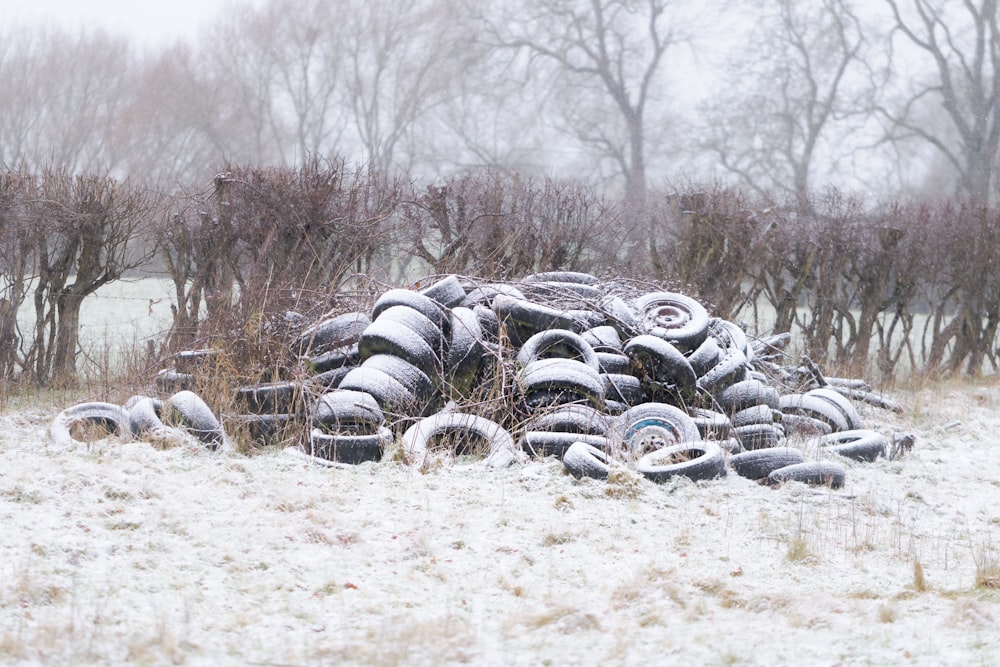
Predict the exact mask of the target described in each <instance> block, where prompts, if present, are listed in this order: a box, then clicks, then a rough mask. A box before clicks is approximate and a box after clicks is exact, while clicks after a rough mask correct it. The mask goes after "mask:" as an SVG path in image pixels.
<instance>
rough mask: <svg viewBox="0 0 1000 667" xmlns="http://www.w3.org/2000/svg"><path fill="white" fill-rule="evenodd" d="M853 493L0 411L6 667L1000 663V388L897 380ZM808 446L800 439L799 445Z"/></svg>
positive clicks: (871, 416)
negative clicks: (899, 442)
mask: <svg viewBox="0 0 1000 667" xmlns="http://www.w3.org/2000/svg"><path fill="white" fill-rule="evenodd" d="M895 397H896V398H897V399H899V400H901V401H902V402H903V403H904V404H905V405H906V408H907V412H906V414H905V415H902V416H895V415H890V414H888V413H885V412H882V411H878V410H875V409H865V410H864V411H863V416H864V417H865V419H866V422H867V423H868V425H870V426H873V427H877V428H879V429H882V430H883V431H885V432H889V431H891V430H892V429H893V428H896V429H900V430H908V431H912V432H913V433H915V435H916V436H917V440H916V446H915V448H914V450H913V451H912V452H911V454H910V455H909V456H907V457H906V458H904V459H902V460H900V461H891V462H890V461H886V460H883V459H880V460H879V461H877V462H876V463H874V464H862V463H851V462H847V466H848V482H847V485H846V487H845V488H843V489H841V490H838V491H829V490H825V489H819V490H817V489H813V488H809V487H805V486H801V485H798V484H789V485H787V486H785V487H783V488H779V489H770V488H766V487H762V486H758V485H757V484H755V483H753V482H750V481H748V480H745V479H742V478H739V477H736V476H735V475H733V474H730V476H729V477H727V478H725V479H722V480H717V481H713V482H707V483H705V482H703V483H699V484H693V483H689V482H681V483H677V484H675V485H670V486H658V485H655V484H652V483H650V482H647V481H645V480H642V479H639V478H636V477H635V476H634V475H633V474H631V473H630V472H628V471H626V472H624V473H623V474H621V475H619V476H617V478H616V479H615V480H614V481H613V482H611V483H604V482H596V481H592V480H586V481H577V480H574V479H573V478H572V477H570V476H568V475H566V474H564V473H563V471H562V466H561V464H560V463H559V462H558V461H556V460H554V459H550V460H546V461H543V462H541V463H537V464H532V465H529V466H527V467H525V468H517V469H510V470H505V471H485V470H481V469H477V468H474V467H468V466H466V467H461V466H457V467H450V468H441V469H438V470H435V471H433V472H431V473H428V474H420V473H417V472H413V471H411V470H409V469H406V468H404V467H403V466H401V465H400V464H396V463H385V464H364V465H361V466H358V467H355V468H351V469H325V468H319V467H315V466H310V465H309V464H306V463H303V462H300V461H298V460H295V459H292V458H290V457H287V456H286V455H283V454H281V453H278V452H265V453H260V454H257V455H255V456H251V457H246V456H242V455H237V454H233V453H208V452H204V451H197V450H193V449H186V448H182V447H179V448H173V449H166V450H160V449H154V448H153V447H151V446H150V445H147V444H144V443H127V442H118V441H114V440H111V439H106V440H102V441H98V442H95V443H93V444H92V445H91V446H90V447H89V448H88V447H84V446H81V447H79V448H77V449H75V450H67V449H64V448H59V447H56V446H54V445H52V444H49V443H48V442H47V438H46V429H47V426H48V423H49V421H50V420H51V419H52V417H53V416H54V415H55V414H56V412H58V410H59V409H61V407H65V406H62V405H55V404H53V405H47V406H41V405H39V406H37V407H34V408H31V409H24V408H21V409H18V410H16V411H13V412H7V413H6V414H4V415H3V416H2V417H0V523H2V525H3V530H2V531H0V663H3V664H24V665H29V664H45V665H85V664H101V665H104V664H107V665H110V664H125V663H128V664H140V665H141V664H148V665H160V664H188V665H247V664H256V665H333V664H345V663H346V664H351V663H353V664H376V665H395V664H427V665H436V664H451V663H468V664H476V665H481V664H488V665H536V664H543V665H544V664H552V665H557V664H587V665H590V664H593V665H596V664H601V665H607V664H612V665H613V664H638V663H648V664H706V665H707V664H713V665H717V664H732V665H741V664H748V665H811V664H821V665H835V664H840V665H856V664H876V665H883V664H904V663H905V664H916V665H941V664H951V665H974V664H981V665H994V664H997V663H998V662H1000V634H998V633H997V632H996V629H995V628H996V622H997V620H998V619H1000V606H998V605H997V602H998V599H1000V597H998V596H1000V505H998V503H997V502H996V498H997V497H998V495H1000V490H998V485H1000V457H998V458H993V452H992V450H993V449H996V448H997V447H998V444H997V441H996V439H995V430H994V429H996V428H998V426H1000V417H998V405H1000V387H998V386H995V385H993V384H980V385H975V386H974V385H966V384H961V383H956V384H939V385H935V386H929V387H924V388H919V389H915V390H910V391H906V392H901V393H898V394H896V395H895ZM800 444H802V446H806V445H805V443H800Z"/></svg>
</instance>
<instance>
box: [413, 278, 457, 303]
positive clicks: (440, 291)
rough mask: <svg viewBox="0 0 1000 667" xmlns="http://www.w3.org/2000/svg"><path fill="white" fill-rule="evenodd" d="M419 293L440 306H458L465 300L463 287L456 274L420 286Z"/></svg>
mask: <svg viewBox="0 0 1000 667" xmlns="http://www.w3.org/2000/svg"><path fill="white" fill-rule="evenodd" d="M420 294H423V295H424V296H426V297H427V298H428V299H430V300H431V301H433V302H434V303H436V304H437V305H439V306H441V307H442V308H454V307H455V306H460V305H462V303H463V302H464V301H465V296H466V295H465V288H464V287H462V283H461V281H459V279H458V276H456V275H454V274H452V275H450V276H445V277H444V278H441V279H440V280H438V281H436V282H434V283H432V284H430V285H428V286H427V287H422V288H421V289H420Z"/></svg>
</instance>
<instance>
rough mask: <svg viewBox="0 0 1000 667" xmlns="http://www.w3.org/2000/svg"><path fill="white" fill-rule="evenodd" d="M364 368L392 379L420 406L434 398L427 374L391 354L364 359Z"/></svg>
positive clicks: (434, 389)
mask: <svg viewBox="0 0 1000 667" xmlns="http://www.w3.org/2000/svg"><path fill="white" fill-rule="evenodd" d="M363 365H364V367H365V368H374V369H375V370H379V371H382V372H383V373H385V374H386V375H389V376H391V377H394V378H395V379H397V380H399V382H400V383H401V384H402V385H403V386H404V387H406V388H407V389H408V390H409V391H410V393H412V394H413V398H414V399H416V401H417V403H418V404H420V405H427V404H429V403H431V402H432V401H433V400H434V398H435V396H436V391H437V390H436V387H435V385H434V382H433V381H432V380H431V378H430V377H428V375H427V373H425V372H424V371H422V370H420V369H419V368H417V367H416V366H415V365H413V364H411V363H410V362H409V361H407V360H406V359H403V358H402V357H397V356H395V355H392V354H376V355H373V356H371V357H368V358H367V359H365V363H364V364H363Z"/></svg>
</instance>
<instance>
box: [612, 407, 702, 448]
mask: <svg viewBox="0 0 1000 667" xmlns="http://www.w3.org/2000/svg"><path fill="white" fill-rule="evenodd" d="M611 433H612V434H613V440H614V442H615V443H616V444H617V445H618V446H621V447H623V448H624V449H625V451H626V452H628V453H629V454H630V455H632V456H637V455H642V454H644V453H645V452H646V451H648V450H649V449H653V448H655V449H659V448H660V447H663V446H665V445H675V444H677V443H679V442H695V441H698V440H700V439H701V434H700V433H699V432H698V427H697V425H696V424H695V423H694V420H692V419H691V417H689V416H688V415H687V413H685V412H684V411H683V410H681V409H680V408H678V407H675V406H673V405H669V404H667V403H643V404H641V405H637V406H635V407H633V408H629V409H628V410H626V411H625V412H623V413H622V414H620V415H619V416H618V418H617V419H616V420H615V422H614V424H613V425H612V429H611Z"/></svg>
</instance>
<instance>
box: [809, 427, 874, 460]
mask: <svg viewBox="0 0 1000 667" xmlns="http://www.w3.org/2000/svg"><path fill="white" fill-rule="evenodd" d="M820 446H821V447H822V448H823V449H824V450H826V451H828V452H832V453H834V454H837V455H839V456H844V457H846V458H849V459H852V460H854V461H869V462H870V461H874V460H875V459H877V458H878V457H879V456H885V451H886V440H885V436H883V435H882V434H881V433H879V432H878V431H873V430H870V429H854V430H851V431H839V432H837V433H831V434H830V435H827V436H824V437H823V438H822V439H821V440H820Z"/></svg>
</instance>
